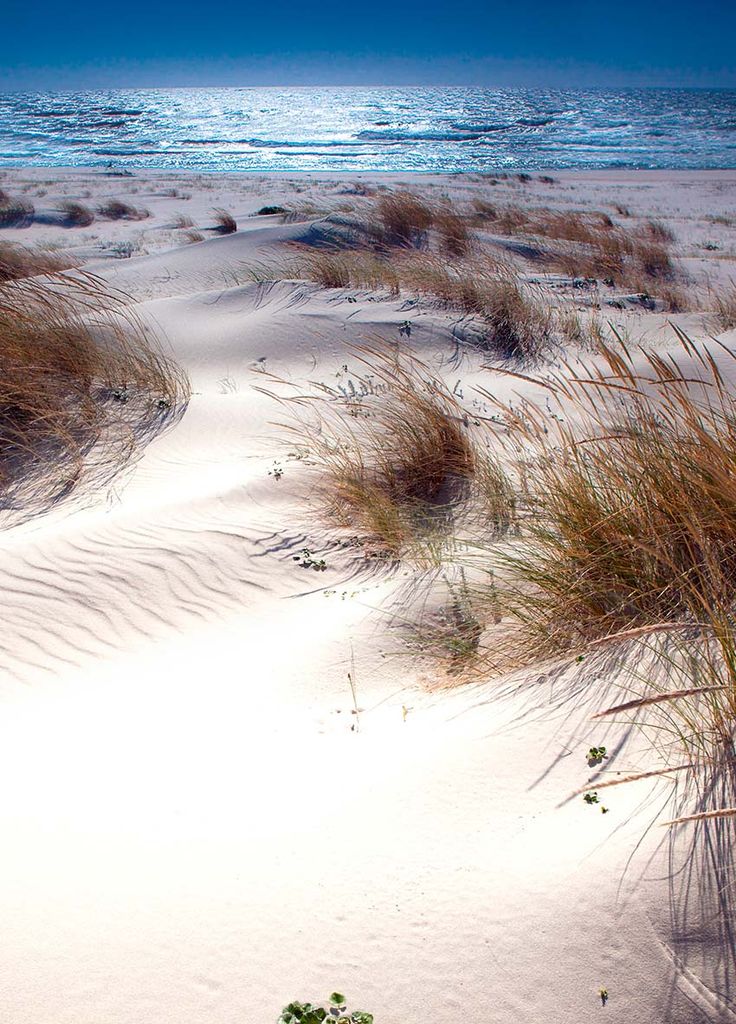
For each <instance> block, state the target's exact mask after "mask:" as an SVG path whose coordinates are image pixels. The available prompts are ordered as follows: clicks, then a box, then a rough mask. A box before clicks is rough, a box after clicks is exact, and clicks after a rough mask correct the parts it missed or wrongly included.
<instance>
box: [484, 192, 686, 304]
mask: <svg viewBox="0 0 736 1024" xmlns="http://www.w3.org/2000/svg"><path fill="white" fill-rule="evenodd" d="M475 220H476V222H477V223H479V224H483V225H484V226H486V227H488V228H489V229H490V230H492V231H494V232H495V233H496V234H499V235H522V236H525V237H527V238H529V239H534V240H539V239H543V240H546V239H549V240H552V241H554V242H556V243H558V244H557V245H556V246H554V247H550V246H549V245H546V247H545V246H544V245H543V246H542V247H541V248H539V253H538V258H539V260H541V261H542V262H544V263H546V264H547V265H549V266H551V267H556V268H558V269H561V270H562V271H564V273H566V274H569V275H570V276H571V277H587V278H595V279H596V280H603V281H609V282H611V283H613V284H618V285H622V286H624V287H629V288H632V289H633V290H636V291H646V290H647V288H652V287H662V286H663V285H664V283H666V282H671V281H672V280H674V278H675V277H676V269H675V265H674V263H673V261H672V258H671V256H670V253H669V251H668V248H667V245H668V242H669V241H670V239H669V236H668V235H667V231H666V229H665V227H664V226H663V225H660V224H659V223H658V222H656V221H650V222H649V223H648V226H647V228H646V229H645V230H643V231H641V232H638V233H637V232H631V231H627V230H625V229H624V228H622V227H620V226H616V225H615V224H614V223H613V222H612V221H611V219H610V217H608V215H607V214H604V213H585V214H582V213H575V212H573V211H565V212H560V211H552V210H542V209H529V208H522V207H519V206H505V207H498V206H493V205H491V204H487V203H484V202H483V201H480V202H478V201H476V203H475Z"/></svg>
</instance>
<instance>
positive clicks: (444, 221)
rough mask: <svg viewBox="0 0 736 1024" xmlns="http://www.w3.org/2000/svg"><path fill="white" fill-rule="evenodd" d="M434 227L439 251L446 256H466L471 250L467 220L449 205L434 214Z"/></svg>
mask: <svg viewBox="0 0 736 1024" xmlns="http://www.w3.org/2000/svg"><path fill="white" fill-rule="evenodd" d="M434 226H435V228H436V230H437V234H438V236H439V245H440V251H441V252H442V253H444V254H445V255H446V256H451V257H458V256H466V255H467V254H468V252H469V251H470V250H471V248H472V238H471V234H470V228H469V226H468V220H467V218H466V217H462V216H461V215H460V214H459V213H457V212H456V211H455V210H454V209H453V208H452V206H450V205H449V204H448V205H447V206H443V207H441V208H439V209H438V210H436V211H435V213H434Z"/></svg>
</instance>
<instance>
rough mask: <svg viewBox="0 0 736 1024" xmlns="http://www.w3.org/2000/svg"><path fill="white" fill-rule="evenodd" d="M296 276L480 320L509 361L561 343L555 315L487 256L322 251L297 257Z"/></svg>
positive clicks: (488, 344)
mask: <svg viewBox="0 0 736 1024" xmlns="http://www.w3.org/2000/svg"><path fill="white" fill-rule="evenodd" d="M290 273H292V274H293V275H294V276H295V277H299V276H301V277H305V278H307V279H308V280H312V281H317V282H318V283H319V284H320V285H321V286H322V287H323V288H370V289H373V290H379V289H382V288H383V289H386V290H387V291H388V292H389V294H391V295H398V294H400V293H401V292H404V291H406V292H410V293H413V294H418V295H425V296H427V297H429V298H430V299H433V300H435V301H437V302H439V303H440V304H441V305H442V306H444V307H445V308H447V309H453V310H457V311H458V312H461V313H463V314H466V315H468V316H471V317H474V318H477V320H478V321H479V328H480V329H481V333H482V336H483V341H482V346H483V347H484V348H486V349H487V350H488V351H489V352H493V353H494V354H495V355H497V356H498V357H499V358H501V359H504V360H514V361H517V362H534V361H536V360H538V359H540V358H541V357H542V356H543V355H544V354H545V353H546V352H547V351H548V350H549V349H550V348H551V347H552V346H553V345H554V342H555V329H554V320H553V317H552V314H551V313H550V311H549V310H547V309H546V308H545V307H544V305H543V303H542V302H541V301H537V300H536V299H535V298H534V297H533V295H531V294H530V293H529V292H528V291H527V290H525V289H524V288H522V286H521V285H520V284H519V283H518V282H517V281H516V280H515V278H514V277H513V275H512V274H511V273H509V272H508V270H507V269H506V268H505V267H504V266H503V265H502V264H500V263H499V262H498V261H497V260H495V259H492V258H489V257H485V256H483V255H477V256H474V257H472V258H469V259H465V260H457V261H455V262H453V263H452V264H449V263H448V262H447V260H445V259H443V258H441V257H440V256H437V255H434V254H432V253H429V252H422V253H417V252H410V253H404V255H401V256H400V255H398V254H396V253H393V254H391V255H390V257H384V256H382V255H381V254H376V253H372V252H366V251H364V250H355V251H350V250H348V251H338V252H334V251H323V250H319V251H314V252H311V251H310V252H307V253H305V254H304V255H303V256H302V257H300V258H299V259H297V260H296V262H295V263H294V264H292V267H291V271H290Z"/></svg>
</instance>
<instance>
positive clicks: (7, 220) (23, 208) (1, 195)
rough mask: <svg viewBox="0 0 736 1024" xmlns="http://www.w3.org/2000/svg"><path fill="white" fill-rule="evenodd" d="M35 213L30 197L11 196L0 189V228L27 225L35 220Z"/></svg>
mask: <svg viewBox="0 0 736 1024" xmlns="http://www.w3.org/2000/svg"><path fill="white" fill-rule="evenodd" d="M34 213H35V208H34V206H33V203H32V202H31V201H30V200H29V199H20V198H19V197H18V196H11V195H9V194H8V193H7V192H5V191H4V190H3V189H0V228H15V227H25V226H26V225H28V224H30V223H31V221H32V220H33V215H34Z"/></svg>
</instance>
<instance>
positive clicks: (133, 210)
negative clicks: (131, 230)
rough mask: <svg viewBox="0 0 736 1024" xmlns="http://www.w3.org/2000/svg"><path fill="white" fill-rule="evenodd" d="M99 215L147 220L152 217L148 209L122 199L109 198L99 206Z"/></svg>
mask: <svg viewBox="0 0 736 1024" xmlns="http://www.w3.org/2000/svg"><path fill="white" fill-rule="evenodd" d="M97 215H98V216H99V217H103V218H104V219H105V220H145V219H146V218H147V217H150V213H149V211H148V210H146V209H144V208H143V207H138V206H132V205H131V204H130V203H125V202H123V200H122V199H107V200H106V201H105V202H104V203H100V205H99V206H98V207H97Z"/></svg>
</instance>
